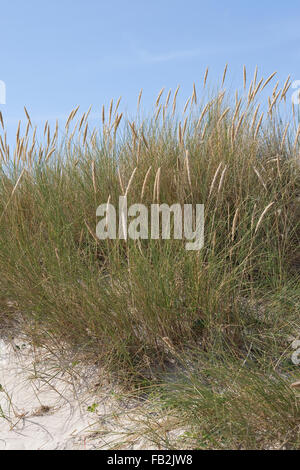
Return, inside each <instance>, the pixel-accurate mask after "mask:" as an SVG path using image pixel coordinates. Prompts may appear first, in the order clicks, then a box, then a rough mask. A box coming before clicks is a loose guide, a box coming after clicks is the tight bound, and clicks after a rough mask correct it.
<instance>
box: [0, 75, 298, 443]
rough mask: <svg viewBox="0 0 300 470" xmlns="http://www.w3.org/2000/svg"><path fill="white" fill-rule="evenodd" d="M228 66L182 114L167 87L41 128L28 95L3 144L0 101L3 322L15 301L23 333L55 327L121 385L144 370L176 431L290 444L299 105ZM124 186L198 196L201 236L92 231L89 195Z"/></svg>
mask: <svg viewBox="0 0 300 470" xmlns="http://www.w3.org/2000/svg"><path fill="white" fill-rule="evenodd" d="M226 73H227V66H226V68H225V70H224V74H223V77H222V86H221V89H220V91H219V92H218V93H216V95H215V96H213V97H212V98H210V99H209V100H208V101H207V102H205V100H204V99H203V96H205V88H206V87H207V75H208V71H206V73H205V77H204V82H203V84H202V85H201V87H202V89H201V87H200V89H199V90H196V87H195V86H194V87H193V90H192V96H191V98H190V99H189V100H187V102H186V104H185V107H184V112H183V115H182V116H181V115H180V114H179V112H178V110H177V101H176V100H177V94H178V88H177V90H176V91H175V93H174V94H173V96H172V93H171V91H169V92H168V93H165V91H164V89H162V90H161V91H160V92H159V95H158V97H157V100H156V103H155V110H154V114H153V117H152V118H148V119H147V120H144V121H143V120H142V119H141V116H140V112H139V113H138V117H137V119H136V121H131V120H129V119H127V120H126V119H125V117H124V115H123V113H122V112H121V111H120V110H119V105H120V99H119V100H118V102H117V103H116V105H114V103H113V101H111V103H110V106H109V109H108V110H106V109H104V107H103V110H102V124H101V126H100V128H99V129H90V127H89V120H88V118H89V113H90V110H88V111H87V112H86V113H84V114H83V115H82V116H80V115H79V108H78V107H77V108H76V109H74V110H73V111H72V112H71V114H70V115H69V117H68V119H67V122H66V125H65V129H64V130H63V133H60V132H59V126H58V124H57V125H56V127H55V129H54V130H51V129H50V126H49V123H48V122H46V124H45V126H44V129H43V130H40V131H39V130H37V129H36V128H34V126H33V122H32V120H31V118H30V115H29V112H28V111H27V109H26V108H25V115H26V123H25V130H24V135H21V127H22V126H21V124H20V125H19V127H18V130H17V136H16V144H15V146H14V149H10V148H9V146H8V144H7V136H6V132H5V123H4V122H3V119H2V115H1V114H0V124H1V126H2V131H1V136H0V158H1V176H0V226H1V227H0V230H1V237H0V287H1V316H0V322H1V318H2V320H3V322H4V319H5V321H7V319H10V320H12V321H13V320H14V319H15V318H18V319H19V320H20V321H21V322H22V328H24V329H25V330H26V333H27V335H29V337H30V338H31V340H32V341H33V342H35V343H36V344H39V345H49V344H52V345H59V344H63V345H66V344H67V345H68V347H70V348H75V349H76V350H77V351H81V352H82V354H84V355H86V357H87V358H95V359H96V360H97V361H99V362H100V363H101V364H102V365H103V367H104V368H105V369H106V370H107V371H108V372H109V373H110V374H112V375H115V376H116V377H118V378H119V380H121V381H123V383H124V381H125V379H126V383H127V384H128V386H129V387H135V388H136V387H142V386H143V384H145V381H146V383H147V384H148V388H149V389H152V388H153V391H152V392H151V394H149V397H151V396H152V394H154V395H155V396H156V397H157V396H158V397H159V399H160V402H161V406H162V409H164V410H166V412H167V411H168V412H172V413H173V414H174V416H176V419H177V421H178V422H177V425H179V426H181V427H182V428H184V429H185V430H186V432H185V434H183V435H182V436H181V438H180V440H179V441H178V448H180V446H182V447H189V448H234V449H237V448H257V449H259V448H297V447H299V429H300V417H299V394H298V392H297V388H295V387H294V388H291V386H290V385H291V383H292V382H295V380H297V379H298V380H299V375H300V369H299V367H300V366H299V365H295V364H293V363H292V361H291V354H292V352H293V351H292V349H291V343H292V340H293V338H297V337H298V336H299V332H300V325H299V323H300V322H299V311H300V308H299V295H300V285H299V272H300V254H299V235H300V228H299V221H300V209H299V205H300V202H299V200H300V199H299V198H300V158H299V155H300V147H299V136H300V125H299V119H298V118H297V115H296V111H297V110H296V109H295V106H293V107H292V106H291V107H292V117H291V118H290V119H289V121H288V122H287V123H284V122H282V121H281V119H280V109H281V107H284V106H289V104H288V103H287V91H288V89H289V87H290V84H291V83H290V79H288V80H287V81H286V82H285V84H284V85H283V86H282V87H281V88H280V85H279V84H278V83H277V84H275V87H274V88H272V81H273V80H274V77H275V74H272V75H271V76H270V77H267V78H266V79H259V78H258V77H257V70H256V71H255V73H254V77H253V79H252V80H251V82H250V83H248V80H249V79H248V73H247V71H246V69H245V68H244V70H243V86H242V92H237V93H236V95H235V96H234V97H232V96H230V95H228V93H227V92H226V90H225V85H226ZM267 87H268V88H267ZM269 87H271V91H270V97H269V98H267V99H266V100H264V98H263V96H264V93H265V91H264V93H263V94H262V95H261V101H259V99H260V93H261V92H262V91H263V90H267V89H269ZM141 99H142V93H140V94H139V97H138V108H139V107H140V102H141ZM76 120H77V121H76ZM37 136H38V137H37ZM41 138H42V139H43V143H41ZM121 195H126V196H127V198H128V205H130V204H132V203H139V202H143V203H144V204H146V205H147V206H150V204H151V203H153V202H158V203H163V202H164V203H167V204H173V203H175V202H176V203H180V204H188V203H190V204H196V203H199V204H200V203H203V204H204V205H205V241H204V248H203V249H201V250H200V251H199V252H195V251H192V252H189V251H186V250H185V247H184V244H185V241H184V240H137V241H133V240H128V241H127V242H125V241H124V240H105V241H101V240H99V239H98V238H97V237H96V233H95V231H96V222H97V218H96V208H97V206H98V205H99V204H102V203H105V202H110V203H113V204H115V205H116V206H117V203H118V198H119V196H121ZM147 426H148V431H147V432H149V433H151V432H152V431H153V433H154V435H156V437H155V438H156V439H158V441H159V440H160V441H161V442H162V441H165V440H166V439H167V438H166V434H164V436H163V435H162V434H160V433H159V432H158V431H157V428H155V429H156V430H154V427H153V426H154V425H153V423H152V424H151V423H148V425H147ZM151 426H152V427H151ZM165 445H168V442H165Z"/></svg>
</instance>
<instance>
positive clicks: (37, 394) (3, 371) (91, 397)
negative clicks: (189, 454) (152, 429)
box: [0, 338, 154, 450]
mask: <svg viewBox="0 0 300 470" xmlns="http://www.w3.org/2000/svg"><path fill="white" fill-rule="evenodd" d="M74 370H76V367H75V368H72V367H70V368H69V369H68V368H67V367H66V369H65V370H64V371H62V369H61V368H58V367H57V363H55V361H53V355H49V354H47V352H45V351H38V352H36V351H34V350H33V349H32V348H31V347H30V346H29V344H28V343H26V341H24V340H22V339H20V338H18V339H17V340H16V339H15V340H14V341H13V342H12V343H10V344H8V343H7V342H5V341H3V340H2V339H0V384H1V386H2V389H1V391H0V407H1V408H0V450H4V449H7V450H8V449H25V450H31V449H33V450H35V449H100V448H102V449H108V448H113V447H114V446H116V448H126V449H145V448H148V449H149V448H154V447H152V445H151V443H149V441H148V442H147V441H145V440H144V438H142V437H141V434H140V433H139V432H137V428H138V426H137V425H136V421H135V420H133V421H132V420H131V418H129V414H132V415H135V416H136V412H135V410H134V408H135V407H134V406H133V407H132V406H131V405H129V404H126V405H125V406H124V403H122V404H121V412H120V400H116V398H115V397H114V396H113V394H112V389H111V387H110V388H108V387H107V386H105V385H104V383H103V385H102V384H100V392H99V378H100V382H101V373H100V371H99V370H98V369H97V367H96V366H93V365H92V366H90V367H89V366H85V369H84V370H85V373H84V374H78V375H76V373H75V372H74ZM96 382H98V384H97V385H98V389H97V393H96V389H95V384H96ZM94 403H96V404H97V406H96V407H94V409H93V410H92V411H88V406H92V405H93V404H94ZM132 409H133V410H134V411H133V412H132ZM134 421H135V422H134ZM125 441H126V443H125V444H122V442H123V443H124V442H125Z"/></svg>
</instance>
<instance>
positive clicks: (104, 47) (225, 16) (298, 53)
mask: <svg viewBox="0 0 300 470" xmlns="http://www.w3.org/2000/svg"><path fill="white" fill-rule="evenodd" d="M299 24H300V2H299V1H290V2H288V3H287V2H282V0H281V1H276V0H275V1H274V0H272V1H271V0H260V1H257V0H252V1H251V2H246V1H241V0H239V1H237V0H226V1H223V0H222V1H214V2H208V1H203V0H198V1H196V0H184V1H183V0H180V1H178V0H160V1H157V0H151V1H149V0H146V1H144V0H139V1H137V0H126V1H125V0H114V1H113V2H111V1H110V2H108V1H102V0H98V1H96V0H84V1H83V0H59V1H58V0H51V2H46V1H41V0H27V1H26V2H25V1H20V0H10V1H9V2H7V1H5V2H4V1H2V2H1V3H0V50H1V56H0V57H1V61H0V80H3V81H4V82H5V83H6V104H5V105H0V110H1V111H2V113H3V115H4V117H5V120H6V122H7V128H8V131H9V132H10V133H13V132H14V128H15V126H16V123H17V121H18V120H19V119H23V118H24V111H23V106H24V105H25V106H26V107H27V109H28V110H29V112H30V115H31V117H32V120H33V121H34V122H35V123H38V122H40V121H44V120H46V119H49V120H54V119H55V118H56V117H57V118H61V119H64V117H65V116H67V115H68V114H69V112H70V111H71V110H72V109H73V108H74V107H75V106H76V105H80V106H81V109H82V111H86V110H87V108H88V107H89V105H90V104H92V105H93V110H94V112H95V113H100V110H101V106H102V104H103V103H105V104H107V103H109V101H110V99H111V98H114V99H117V98H118V97H119V96H120V95H121V96H122V103H123V105H122V106H123V107H122V110H124V109H125V110H126V109H127V110H128V111H129V112H130V113H131V112H132V113H134V110H135V107H136V102H137V96H138V93H139V90H140V89H141V88H143V90H144V92H143V107H144V109H145V110H146V111H147V112H148V111H149V110H150V109H151V106H152V104H153V102H154V101H155V98H156V96H157V93H158V91H159V90H160V89H161V88H162V87H165V88H166V89H169V88H172V89H174V90H175V88H176V87H177V85H178V84H180V85H181V96H182V97H183V99H184V98H186V97H187V96H190V93H191V91H192V84H193V82H195V83H196V86H197V85H198V84H200V83H201V84H202V81H203V75H204V71H205V69H206V67H207V66H208V67H209V81H210V83H212V84H215V83H216V81H217V78H219V77H220V76H221V75H222V72H223V69H224V65H225V63H226V62H228V64H229V81H228V85H229V87H233V88H234V86H235V84H238V85H241V84H242V66H243V64H245V65H246V67H247V69H248V73H249V75H250V74H251V75H252V74H253V71H254V68H255V65H258V69H259V74H260V75H262V76H264V77H265V78H266V77H267V76H268V75H269V74H270V73H272V72H273V71H275V70H277V71H278V79H280V80H285V79H286V77H287V76H288V75H289V74H291V77H292V80H296V79H300V69H299V63H300V47H299V45H300V28H299Z"/></svg>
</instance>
